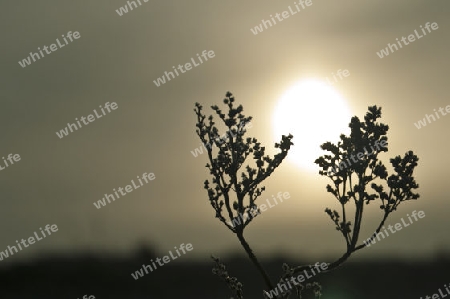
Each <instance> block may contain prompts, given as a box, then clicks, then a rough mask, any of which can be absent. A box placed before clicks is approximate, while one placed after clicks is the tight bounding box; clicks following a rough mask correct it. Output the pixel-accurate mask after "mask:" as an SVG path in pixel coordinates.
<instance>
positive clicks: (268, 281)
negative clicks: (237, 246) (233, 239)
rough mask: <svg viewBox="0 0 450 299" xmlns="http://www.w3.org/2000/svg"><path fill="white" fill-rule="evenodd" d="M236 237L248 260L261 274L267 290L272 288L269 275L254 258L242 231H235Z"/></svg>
mask: <svg viewBox="0 0 450 299" xmlns="http://www.w3.org/2000/svg"><path fill="white" fill-rule="evenodd" d="M237 237H238V239H239V241H240V242H241V244H242V247H244V249H245V251H246V252H247V254H248V257H249V258H250V260H251V261H252V262H253V264H254V265H255V266H256V268H257V269H258V271H259V273H261V275H262V277H263V278H264V281H265V283H266V285H267V287H268V288H269V290H272V289H273V285H272V282H271V281H270V278H269V276H268V275H267V273H266V271H265V270H264V268H263V267H262V266H261V264H260V263H259V261H258V259H257V258H256V256H255V254H254V253H253V251H252V249H251V248H250V245H248V243H247V241H246V240H245V238H244V236H243V234H242V232H240V233H237Z"/></svg>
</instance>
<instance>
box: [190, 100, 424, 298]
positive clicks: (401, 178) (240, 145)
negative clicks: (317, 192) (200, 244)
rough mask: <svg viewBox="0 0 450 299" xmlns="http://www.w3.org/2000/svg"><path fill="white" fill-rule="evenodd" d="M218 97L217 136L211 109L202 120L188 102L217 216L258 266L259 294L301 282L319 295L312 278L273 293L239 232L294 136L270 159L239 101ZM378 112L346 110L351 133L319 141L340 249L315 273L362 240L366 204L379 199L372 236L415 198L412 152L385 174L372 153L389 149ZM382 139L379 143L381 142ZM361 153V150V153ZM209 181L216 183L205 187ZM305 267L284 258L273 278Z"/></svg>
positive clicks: (297, 291) (233, 286)
mask: <svg viewBox="0 0 450 299" xmlns="http://www.w3.org/2000/svg"><path fill="white" fill-rule="evenodd" d="M223 102H224V104H225V105H226V106H227V108H228V113H227V114H224V113H223V112H222V110H221V109H219V107H218V106H211V108H212V109H213V110H214V111H215V112H216V114H217V115H218V116H219V118H220V119H221V120H222V122H223V123H224V125H225V127H227V128H228V131H227V132H226V134H224V135H219V129H218V128H217V127H216V126H215V122H214V118H213V116H212V115H210V116H209V117H208V119H207V121H206V116H205V115H204V114H203V113H202V109H203V107H202V106H201V105H200V104H199V103H195V109H194V111H195V113H196V115H197V124H196V127H197V129H196V132H197V135H198V136H199V138H200V140H201V141H202V142H203V143H204V144H208V146H205V148H207V152H208V159H209V163H207V164H206V167H207V168H208V170H209V172H210V175H211V176H212V180H211V182H210V181H209V180H205V182H204V189H206V190H207V194H208V197H209V201H210V204H211V206H212V207H213V209H214V210H215V217H216V218H218V219H219V220H220V221H221V222H222V223H223V224H224V225H225V226H226V227H227V228H228V229H229V230H230V231H232V232H233V233H234V234H236V236H237V238H238V240H239V242H240V243H241V245H242V247H243V248H244V250H245V251H246V253H247V255H248V257H249V258H250V260H251V261H252V262H253V264H254V265H255V266H256V268H257V269H258V271H259V273H260V275H261V276H262V278H263V280H264V282H265V286H266V290H263V296H264V297H265V298H289V297H290V296H291V295H294V296H295V297H297V298H302V292H303V291H304V290H307V289H310V290H312V291H313V293H314V295H315V296H316V297H320V296H321V286H320V285H319V284H318V283H317V282H312V283H306V284H302V283H296V284H295V285H294V287H292V288H291V289H290V290H287V291H284V292H283V291H282V290H281V288H280V292H274V291H273V290H274V289H275V290H276V287H274V284H273V283H272V281H271V279H270V278H269V275H268V274H267V272H266V271H265V270H264V268H263V266H262V265H261V263H260V262H259V261H258V259H257V257H256V255H255V254H254V252H253V250H252V249H251V247H250V245H249V244H248V243H247V241H246V239H245V238H244V229H245V228H246V227H247V226H248V225H249V224H250V223H251V221H252V220H253V219H254V218H255V217H257V216H258V215H259V214H260V211H259V209H258V207H257V205H256V200H257V199H258V198H259V197H260V196H261V194H262V192H263V191H264V190H265V187H264V186H260V184H261V183H262V182H263V181H264V180H265V179H267V178H268V177H269V176H270V175H271V174H272V173H273V172H274V171H275V169H276V168H277V167H278V166H280V164H281V162H282V161H283V160H284V158H285V157H286V156H287V153H288V151H289V149H290V147H291V145H293V143H292V142H291V140H292V138H293V136H292V135H291V134H289V135H287V136H286V135H283V136H282V139H281V141H280V143H275V148H278V149H279V150H280V153H278V154H276V155H275V156H274V157H273V158H271V157H269V156H268V155H265V147H263V146H261V144H260V143H259V142H258V141H257V140H256V138H250V137H247V138H244V135H245V134H246V133H247V131H246V129H245V125H246V124H248V123H249V122H250V121H251V120H252V117H245V116H244V115H243V114H242V111H243V107H242V105H239V106H237V107H235V105H234V102H235V99H234V96H233V95H232V94H231V93H230V92H227V93H226V98H225V99H224V100H223ZM380 117H381V107H380V108H378V107H377V106H371V107H369V108H368V112H367V114H366V115H365V117H364V121H360V119H359V118H358V117H357V116H354V117H352V119H351V122H350V124H349V127H350V129H351V133H350V135H349V136H345V135H343V134H342V135H341V136H340V141H339V142H338V143H337V144H332V143H330V142H325V143H324V144H322V145H321V148H322V149H323V150H325V151H328V152H329V153H330V154H326V155H323V156H321V157H319V158H318V159H317V160H316V161H315V163H316V164H318V166H319V167H320V168H321V170H320V171H319V174H320V175H322V176H326V177H328V178H329V179H330V180H331V181H332V185H327V186H326V190H327V192H329V193H331V194H332V196H333V197H334V198H336V199H337V201H338V203H339V205H340V206H341V214H340V213H339V212H338V211H336V210H333V211H332V210H331V209H329V208H327V209H326V210H325V212H326V213H327V214H328V215H329V217H330V218H331V220H332V221H333V223H334V225H335V228H336V230H337V231H339V232H340V233H341V234H342V236H343V238H344V239H345V243H346V251H345V253H344V254H343V255H342V256H341V257H340V258H338V259H337V260H336V261H334V262H332V263H329V264H327V266H328V267H327V269H326V270H325V271H322V272H320V273H318V275H320V274H322V273H325V272H329V271H331V270H333V269H335V268H337V267H338V266H340V265H341V264H342V263H344V262H345V261H346V260H347V259H348V258H349V257H350V256H351V254H352V253H354V252H355V251H357V250H359V249H362V248H364V247H365V244H364V243H361V244H360V245H358V239H359V233H360V228H361V224H362V220H363V210H364V204H366V205H367V204H370V203H372V202H374V201H377V200H379V201H380V203H381V204H380V209H381V210H382V211H383V216H382V217H381V220H380V223H379V225H378V226H377V228H376V229H375V232H374V233H373V235H372V238H374V237H375V236H376V234H377V233H378V232H379V231H380V229H381V228H382V227H383V225H384V223H385V221H386V219H387V218H388V216H389V215H390V213H392V212H393V211H395V210H396V209H397V207H398V206H399V205H400V203H401V202H404V201H407V200H415V199H418V198H419V194H417V193H414V192H413V190H414V189H417V188H418V187H419V185H418V184H417V183H416V182H415V180H414V177H413V172H414V169H415V167H416V166H417V162H418V158H417V156H416V155H414V153H413V152H412V151H409V152H407V153H405V155H404V157H400V156H396V157H395V158H392V159H390V163H391V165H392V167H393V169H394V174H392V175H390V176H388V172H387V169H386V167H385V166H384V164H383V163H382V162H381V161H379V160H378V154H380V153H381V152H387V151H388V149H387V136H386V133H387V131H388V130H389V127H388V126H387V125H385V124H383V123H377V119H379V118H380ZM219 136H225V137H219ZM380 144H381V145H384V146H382V147H380V146H379V145H380ZM212 145H216V148H217V153H216V154H215V155H213V152H215V150H214V148H213V146H212ZM373 145H376V147H377V149H378V151H375V150H372V151H371V152H370V153H368V151H367V149H368V148H369V146H373ZM372 149H373V147H372ZM361 153H364V154H363V155H361ZM358 154H360V155H358ZM250 155H251V156H253V159H254V160H255V164H256V167H251V166H250V165H248V164H247V165H246V166H245V168H244V170H241V168H242V167H243V166H244V163H245V161H246V159H247V158H248V157H249V156H250ZM355 155H356V156H358V159H359V161H356V163H353V164H352V163H350V159H352V161H353V162H355ZM346 161H347V162H346ZM347 164H348V165H347ZM336 165H337V167H336ZM211 184H213V185H214V187H211V186H210V185H211ZM369 186H370V188H369ZM385 188H386V191H385ZM351 203H353V204H354V205H355V212H354V217H353V225H352V222H351V221H350V220H349V219H351V217H349V215H347V214H348V213H347V211H348V210H346V208H348V205H349V204H351ZM244 214H247V215H251V217H248V218H247V219H245V220H244V219H242V222H238V223H236V224H237V225H230V224H229V223H232V221H233V219H235V218H236V217H239V215H244ZM341 216H342V218H341ZM227 219H228V221H227ZM212 258H213V261H214V263H215V265H214V268H213V273H214V274H216V275H218V276H219V277H220V278H221V279H222V280H224V281H225V282H226V283H227V285H228V287H229V288H230V290H231V292H232V294H233V296H234V297H235V298H237V299H242V298H244V295H243V285H242V283H240V282H239V281H238V280H237V278H235V277H231V276H230V275H229V274H228V272H227V270H226V266H225V265H224V264H223V263H222V262H221V261H220V259H219V258H216V257H212ZM311 268H312V266H311V265H305V266H295V267H291V266H289V265H287V264H286V263H284V264H283V265H282V269H283V272H284V274H283V275H282V276H281V277H280V278H279V283H284V282H286V281H288V280H292V279H294V278H293V277H294V275H296V274H298V273H300V272H306V273H308V272H309V274H312V275H314V274H315V273H314V272H313V270H312V269H311ZM316 274H317V273H316ZM271 291H272V292H271Z"/></svg>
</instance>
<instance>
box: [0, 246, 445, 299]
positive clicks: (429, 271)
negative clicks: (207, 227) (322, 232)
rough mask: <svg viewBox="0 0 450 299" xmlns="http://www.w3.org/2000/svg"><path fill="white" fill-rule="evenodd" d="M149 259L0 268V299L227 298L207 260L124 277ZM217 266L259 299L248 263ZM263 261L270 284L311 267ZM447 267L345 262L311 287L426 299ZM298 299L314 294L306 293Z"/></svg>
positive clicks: (334, 298)
mask: <svg viewBox="0 0 450 299" xmlns="http://www.w3.org/2000/svg"><path fill="white" fill-rule="evenodd" d="M154 256H155V255H154V254H151V253H150V251H148V252H147V253H141V254H140V255H137V256H135V257H133V258H129V259H123V258H117V257H108V258H106V257H102V258H100V257H94V256H84V257H78V258H66V257H61V256H59V257H55V256H52V257H51V258H41V259H39V260H38V261H35V262H33V263H21V264H17V265H13V266H11V267H5V265H4V264H3V265H1V266H2V267H1V268H0V281H1V285H0V298H21V299H28V298H30V299H31V298H33V299H38V298H47V299H51V298H58V299H60V298H73V299H75V298H82V297H83V295H88V296H89V295H94V296H95V298H120V299H137V298H152V299H162V298H193V299H194V298H195V299H229V298H230V297H231V293H230V292H229V291H228V288H227V286H226V284H225V283H224V282H222V281H221V280H220V279H219V278H218V277H217V276H215V275H213V274H212V271H211V269H212V266H213V262H212V260H211V261H209V260H206V259H205V262H204V263H193V262H192V263H182V262H171V263H168V264H167V265H164V266H163V267H160V268H158V269H157V270H155V271H154V272H151V273H149V274H146V275H144V277H141V278H139V279H138V280H135V279H134V278H132V277H131V273H134V271H136V270H138V269H139V268H140V267H141V266H142V264H143V263H145V264H149V262H150V259H151V258H154ZM156 256H160V255H156ZM350 259H351V258H350ZM223 261H224V262H225V264H226V265H227V267H228V270H229V272H230V274H231V275H232V276H236V277H237V278H238V279H239V280H240V281H241V282H242V283H243V284H244V295H245V297H244V298H245V299H253V298H254V299H262V295H261V294H262V291H261V286H262V284H261V283H262V279H261V277H260V276H259V274H258V273H257V272H256V269H255V268H254V266H253V265H252V264H251V263H250V261H249V260H248V259H245V258H223ZM326 261H327V262H330V261H331V260H329V259H327V260H326ZM262 262H263V265H264V266H265V267H266V269H267V271H268V272H269V273H270V274H271V277H272V280H273V281H275V280H276V279H278V277H279V276H280V275H281V265H282V263H283V262H288V263H289V264H291V265H303V264H310V263H314V262H313V261H308V262H305V263H293V262H292V261H288V260H286V259H281V258H280V259H277V260H263V261H262ZM449 266H450V259H448V258H442V257H441V258H436V259H434V260H433V261H428V262H424V261H422V262H420V261H417V262H414V263H412V262H405V261H403V262H402V261H395V260H394V259H393V260H392V261H388V260H383V261H382V260H377V261H372V262H364V263H362V262H354V261H353V262H352V261H348V262H347V263H344V264H343V265H342V266H341V267H340V268H338V269H336V270H335V271H333V272H330V273H325V274H323V275H322V276H318V277H317V279H315V281H318V282H320V283H321V285H322V287H323V291H322V293H323V296H322V299H344V298H345V299H362V298H364V299H371V298H373V299H375V298H376V299H379V298H386V299H390V298H392V299H394V298H395V299H397V298H420V297H421V296H423V298H425V296H426V295H430V296H431V295H432V294H433V293H437V290H438V289H439V288H442V289H443V286H444V284H447V283H449V282H450V281H449V279H448V269H449ZM313 280H314V278H313ZM443 290H444V289H443ZM305 298H306V299H307V298H313V296H312V295H310V294H309V293H308V294H306V296H305Z"/></svg>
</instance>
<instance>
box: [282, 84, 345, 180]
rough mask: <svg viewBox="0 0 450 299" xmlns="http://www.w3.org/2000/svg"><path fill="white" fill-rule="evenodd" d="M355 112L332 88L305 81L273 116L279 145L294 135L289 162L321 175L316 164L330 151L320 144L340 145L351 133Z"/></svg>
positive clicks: (283, 98)
mask: <svg viewBox="0 0 450 299" xmlns="http://www.w3.org/2000/svg"><path fill="white" fill-rule="evenodd" d="M350 119H351V111H350V109H349V107H348V105H347V103H346V101H345V100H344V98H343V97H342V96H341V95H340V94H339V93H338V92H337V91H336V90H335V89H334V88H333V87H331V85H329V84H327V83H325V82H322V81H319V80H314V79H310V80H303V81H300V82H298V83H297V84H295V85H294V86H293V87H291V88H290V89H289V90H287V91H286V93H285V94H284V95H283V96H282V97H281V98H280V100H279V102H278V104H277V106H276V108H275V113H274V116H273V128H274V134H275V142H279V141H280V140H281V135H288V134H289V133H291V134H292V135H294V138H293V139H292V142H293V143H294V146H292V147H291V149H290V151H289V153H288V155H287V159H288V160H290V161H292V162H294V163H295V164H297V165H299V166H300V167H302V168H303V169H305V170H308V171H314V172H317V171H318V170H319V166H318V165H317V164H315V163H314V161H315V160H316V159H317V158H318V157H319V156H322V155H324V154H326V153H327V152H325V151H323V150H322V149H321V148H320V145H321V144H323V143H325V142H327V141H330V142H333V143H336V142H337V141H339V136H340V135H341V134H342V133H344V134H348V132H349V131H350V129H349V127H348V124H349V122H350Z"/></svg>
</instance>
